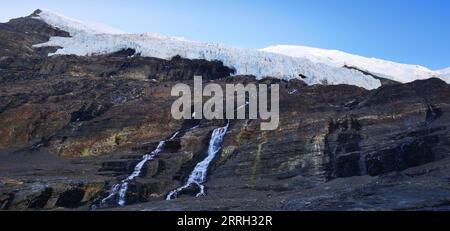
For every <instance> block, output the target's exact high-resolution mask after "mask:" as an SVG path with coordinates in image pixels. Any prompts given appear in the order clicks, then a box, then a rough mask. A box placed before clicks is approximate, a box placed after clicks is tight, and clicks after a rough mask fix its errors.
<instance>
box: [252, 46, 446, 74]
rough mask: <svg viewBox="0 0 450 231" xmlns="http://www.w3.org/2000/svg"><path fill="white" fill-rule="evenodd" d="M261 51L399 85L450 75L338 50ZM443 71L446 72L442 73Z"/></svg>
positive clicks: (295, 48) (282, 48)
mask: <svg viewBox="0 0 450 231" xmlns="http://www.w3.org/2000/svg"><path fill="white" fill-rule="evenodd" d="M261 51H266V52H272V53H275V54H282V55H288V56H291V57H296V58H305V59H308V60H310V61H312V62H314V63H322V64H326V65H329V66H334V67H342V66H344V65H347V66H351V67H356V68H358V69H361V70H364V71H368V72H370V73H372V74H375V75H378V76H380V77H383V78H388V79H392V80H395V81H397V82H401V83H408V82H412V81H415V80H418V79H429V78H433V77H440V78H441V79H443V80H444V81H447V82H448V76H449V75H450V74H449V73H450V71H449V70H448V69H445V70H441V71H433V70H430V69H428V68H426V67H423V66H420V65H409V64H401V63H396V62H392V61H386V60H381V59H376V58H366V57H362V56H358V55H353V54H349V53H345V52H342V51H338V50H324V49H319V48H312V47H305V46H295V45H276V46H270V47H267V48H264V49H261ZM444 71H448V72H447V73H444ZM448 83H449V82H448Z"/></svg>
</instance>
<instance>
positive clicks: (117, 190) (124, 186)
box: [101, 132, 179, 206]
mask: <svg viewBox="0 0 450 231" xmlns="http://www.w3.org/2000/svg"><path fill="white" fill-rule="evenodd" d="M178 134H179V132H176V133H175V134H174V135H173V136H172V137H170V138H169V141H172V140H174V139H175V138H176V137H177V135H178ZM165 146H166V141H161V142H159V144H158V146H157V147H156V149H155V150H154V151H152V152H151V153H149V154H145V155H144V156H143V157H142V160H141V162H139V163H138V164H137V165H136V166H135V168H134V171H133V173H132V174H131V175H130V176H128V177H127V178H126V179H124V180H122V181H121V182H120V183H119V184H116V185H114V186H113V187H112V189H111V193H110V194H109V196H107V197H106V198H105V199H103V200H102V201H101V204H104V203H106V202H107V201H109V200H110V199H112V198H114V197H116V196H118V197H119V198H118V204H119V205H120V206H124V205H125V204H126V195H127V191H128V185H129V183H130V182H132V181H133V180H134V179H135V178H136V177H139V176H140V175H141V172H142V168H143V167H144V165H145V164H146V163H147V162H148V161H152V160H154V159H155V158H156V157H157V156H158V155H159V154H160V153H161V152H162V151H163V150H164V148H165Z"/></svg>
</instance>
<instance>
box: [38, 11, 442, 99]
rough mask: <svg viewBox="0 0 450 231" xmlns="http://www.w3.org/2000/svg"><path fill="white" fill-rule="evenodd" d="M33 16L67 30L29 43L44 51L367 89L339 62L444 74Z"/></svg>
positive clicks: (384, 71) (406, 75)
mask: <svg viewBox="0 0 450 231" xmlns="http://www.w3.org/2000/svg"><path fill="white" fill-rule="evenodd" d="M35 18H36V19H40V20H43V21H44V22H46V23H47V24H49V25H51V26H53V27H56V28H59V29H61V30H64V31H67V32H69V33H70V35H71V37H52V38H50V41H48V42H46V43H43V44H36V45H35V47H45V46H59V47H62V49H59V50H57V51H56V52H55V53H52V54H49V55H78V56H87V55H99V54H110V53H114V52H117V51H120V50H122V49H127V48H132V49H135V50H136V52H137V53H140V55H142V56H145V57H155V58H161V59H171V58H172V57H174V56H176V55H179V56H181V57H183V58H188V59H205V60H209V61H212V60H219V61H222V62H223V63H224V65H225V66H228V67H232V68H234V69H235V70H236V75H254V76H256V77H257V78H258V79H261V78H264V77H276V78H281V79H287V80H289V79H296V78H297V79H300V78H301V75H303V76H306V77H307V78H306V79H302V80H303V81H305V82H306V83H307V84H308V85H314V84H329V85H337V84H349V85H355V86H359V87H363V88H366V89H369V90H370V89H376V88H378V87H380V86H381V82H380V81H379V80H378V79H375V78H373V77H371V76H368V75H364V74H363V73H361V72H360V71H357V70H350V69H347V68H343V66H344V65H345V64H347V65H349V66H354V67H358V68H359V69H362V70H367V71H369V72H371V73H373V74H379V76H380V77H385V78H390V79H393V80H396V81H399V82H411V81H414V80H416V79H426V78H431V77H438V76H440V77H441V78H442V79H444V80H446V81H447V82H448V80H449V78H448V77H445V75H444V74H442V73H441V72H440V71H431V70H428V69H427V68H425V67H421V66H415V65H405V64H398V63H394V62H389V61H383V60H379V59H369V58H364V57H360V56H356V55H350V54H346V53H344V52H340V51H327V50H321V49H316V48H308V47H299V46H275V47H269V48H266V49H262V50H254V49H245V48H236V47H231V46H226V45H223V44H219V43H207V42H196V41H189V40H186V39H184V38H178V37H170V36H164V35H160V34H157V33H144V34H129V33H125V32H122V31H120V30H117V29H114V28H111V27H109V26H105V25H101V24H86V23H83V22H81V21H78V20H75V19H71V18H68V17H66V16H63V15H60V14H58V13H54V12H52V11H50V10H42V12H41V13H39V14H38V16H36V17H35ZM448 73H450V70H448ZM446 75H447V74H446ZM448 75H450V74H448Z"/></svg>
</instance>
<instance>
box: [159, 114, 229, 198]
mask: <svg viewBox="0 0 450 231" xmlns="http://www.w3.org/2000/svg"><path fill="white" fill-rule="evenodd" d="M229 125H230V121H228V122H227V125H225V127H221V128H217V129H215V130H214V131H213V133H212V135H211V140H210V141H209V147H208V156H207V157H206V158H205V159H204V160H203V161H202V162H200V163H198V164H197V166H195V168H194V170H193V171H192V173H191V174H190V175H189V178H188V180H187V182H186V184H185V185H183V186H181V187H179V188H177V189H175V190H173V191H172V192H170V193H169V194H168V195H167V198H166V200H172V199H175V198H177V196H178V194H179V193H180V192H182V191H183V190H186V189H187V188H189V187H190V186H193V185H196V186H198V187H199V188H200V191H199V192H198V193H197V195H196V197H199V196H203V195H205V186H204V185H203V183H205V181H206V175H207V172H208V167H209V165H210V164H211V162H212V161H213V160H214V158H215V157H216V155H217V153H218V152H219V151H220V149H221V148H222V144H223V140H224V137H225V134H226V133H227V130H228V127H229Z"/></svg>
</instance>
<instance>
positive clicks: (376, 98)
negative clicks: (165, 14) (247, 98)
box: [0, 17, 450, 210]
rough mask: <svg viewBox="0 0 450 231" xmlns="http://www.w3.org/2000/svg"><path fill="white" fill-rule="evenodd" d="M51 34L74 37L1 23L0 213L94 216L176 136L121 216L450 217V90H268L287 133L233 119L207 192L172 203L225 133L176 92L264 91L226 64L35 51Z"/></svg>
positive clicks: (424, 86)
mask: <svg viewBox="0 0 450 231" xmlns="http://www.w3.org/2000/svg"><path fill="white" fill-rule="evenodd" d="M50 36H69V34H68V33H66V32H64V31H60V30H58V29H55V28H51V27H49V26H48V25H46V24H45V23H43V22H41V21H39V20H36V19H32V18H30V17H26V18H20V19H16V20H12V21H11V22H9V23H6V24H0V83H1V84H0V180H1V182H0V209H10V210H26V209H89V208H90V207H91V205H92V204H97V203H98V201H99V200H100V199H101V198H104V197H105V196H107V194H108V191H109V190H110V189H111V186H112V185H113V184H115V183H117V182H119V181H120V180H121V179H124V178H125V177H126V176H127V175H128V174H130V173H131V172H132V171H133V169H134V166H135V165H136V163H137V162H139V160H140V158H141V156H142V155H143V154H144V153H148V152H149V151H152V150H154V149H155V147H156V146H157V144H158V142H159V141H160V140H163V139H166V138H167V137H169V136H170V135H171V134H173V133H174V132H175V131H178V130H180V129H181V134H180V135H179V136H178V137H177V138H176V139H175V140H173V141H170V142H168V143H167V145H166V149H165V150H164V151H163V152H162V153H161V155H160V156H159V157H157V158H156V159H155V160H153V161H150V162H148V163H147V164H146V165H145V168H144V171H143V174H142V175H141V176H140V177H138V178H137V179H136V180H135V181H134V182H132V184H131V185H130V188H129V191H128V194H127V201H128V203H129V204H131V205H129V206H126V207H124V208H123V209H131V210H134V209H136V210H168V209H170V210H172V209H173V210H179V209H191V210H216V209H221V210H244V209H249V210H266V209H276V210H359V209H363V210H378V209H394V210H404V209H412V210H420V209H436V210H439V209H443V210H444V209H445V210H446V209H449V208H450V206H449V204H450V198H449V195H450V186H449V184H448V179H449V177H450V171H449V170H450V159H449V158H450V156H449V155H450V145H449V144H450V143H449V142H450V140H449V134H450V132H449V125H450V116H449V113H450V104H449V102H450V101H449V99H450V86H449V85H448V84H446V83H445V82H443V81H441V80H438V79H429V80H423V81H416V82H413V83H408V84H398V83H395V82H388V84H386V85H385V86H383V87H381V88H379V89H376V90H372V91H368V90H364V89H361V88H358V87H354V86H347V85H339V86H305V85H304V84H303V83H302V82H301V81H291V82H284V81H280V80H274V79H266V80H263V82H274V83H275V82H276V83H279V84H280V86H281V95H280V116H281V118H280V127H279V128H278V129H277V130H275V131H260V129H259V124H260V121H258V120H245V121H239V120H236V121H231V125H230V129H229V131H228V133H227V134H226V137H225V142H224V145H223V149H222V150H221V152H220V155H219V156H218V158H216V159H215V160H214V162H213V166H212V167H211V169H210V171H209V172H210V176H209V178H208V181H207V183H206V184H205V185H206V187H207V194H208V195H207V196H206V197H202V198H198V199H193V196H192V195H189V193H187V194H185V195H181V197H180V198H178V199H177V200H174V201H170V202H166V201H164V198H165V196H166V195H167V193H168V192H169V191H170V190H173V189H174V188H177V187H179V186H180V185H181V184H182V183H183V182H184V181H185V180H186V177H187V176H188V174H189V173H190V171H192V169H193V167H194V166H195V164H196V163H197V162H198V161H199V160H201V159H202V158H203V157H204V156H205V150H206V148H207V145H208V142H209V138H210V135H211V132H212V131H213V130H214V129H215V128H217V127H219V126H221V125H222V124H223V121H176V120H174V119H172V117H171V115H170V107H171V104H172V102H173V100H174V98H173V97H170V90H171V87H172V86H173V85H175V84H177V83H180V82H183V83H187V84H191V85H192V83H193V82H192V78H193V76H194V75H202V76H203V77H204V79H206V81H214V82H215V83H218V84H226V83H250V82H257V81H256V80H255V79H254V78H253V77H251V76H241V77H239V76H238V77H233V78H231V77H229V76H230V75H231V74H232V73H233V69H232V68H229V67H225V66H223V64H222V63H221V62H208V61H205V60H186V59H181V58H180V57H174V58H173V59H172V60H161V59H156V58H146V57H141V56H139V54H135V52H134V50H130V49H128V50H123V51H121V52H117V53H115V54H110V55H102V56H90V57H77V56H55V57H48V56H47V54H48V52H51V51H52V50H54V49H57V48H45V49H34V48H33V47H32V45H33V44H37V43H41V42H44V41H47V40H48V39H49V37H50ZM227 77H228V78H227ZM293 90H296V91H293ZM197 123H199V124H198V125H199V126H198V127H196V128H195V129H187V128H191V127H192V125H193V124H197ZM109 208H110V209H113V208H114V207H109ZM116 209H119V208H116Z"/></svg>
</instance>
